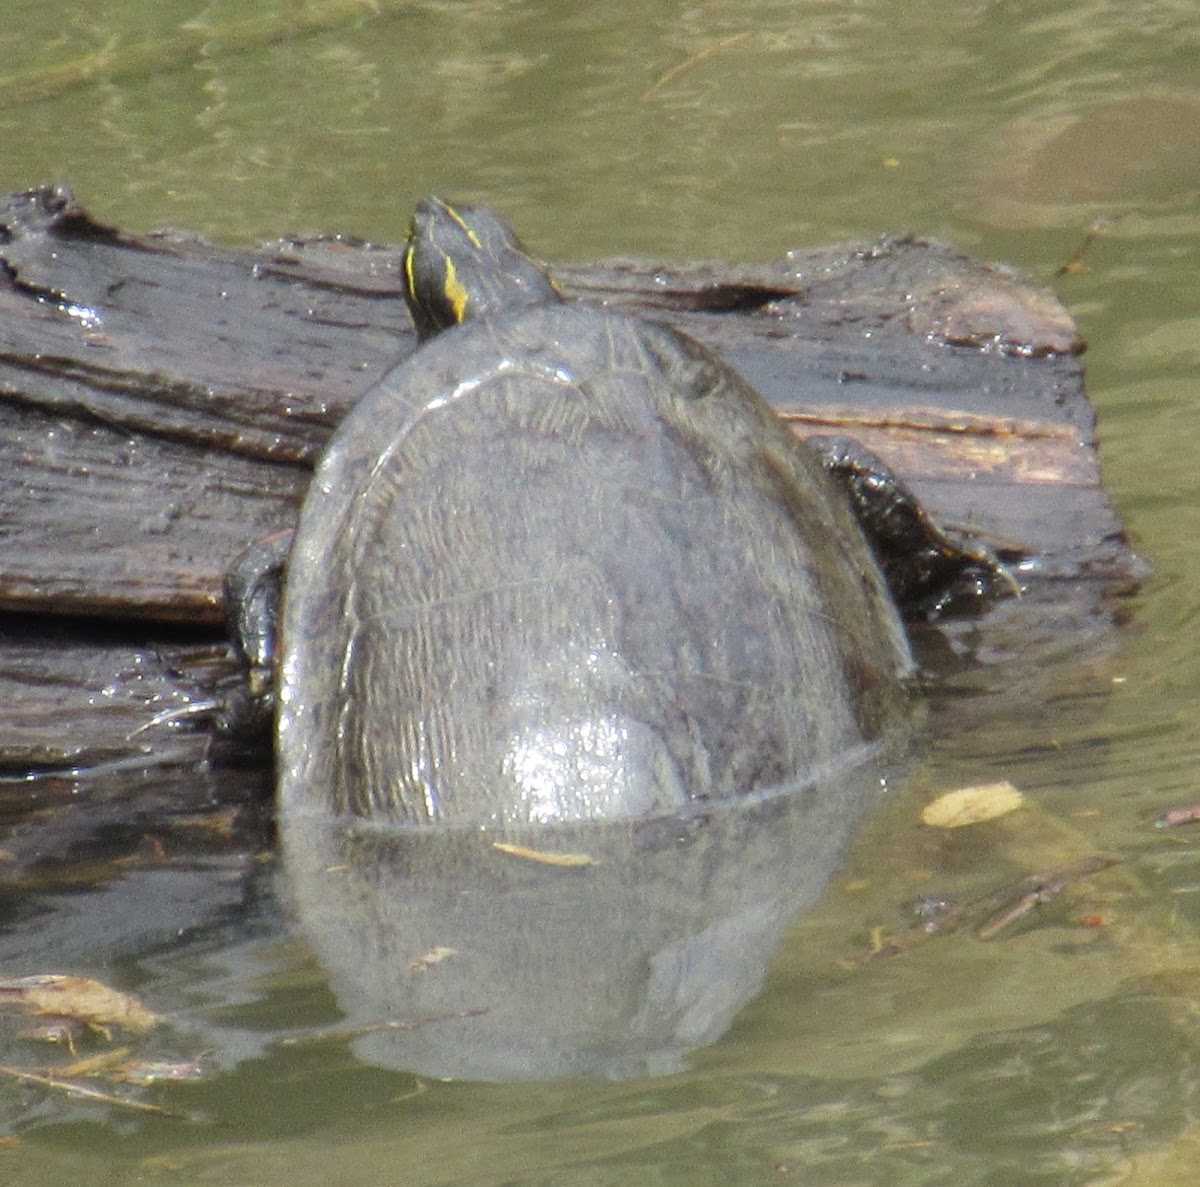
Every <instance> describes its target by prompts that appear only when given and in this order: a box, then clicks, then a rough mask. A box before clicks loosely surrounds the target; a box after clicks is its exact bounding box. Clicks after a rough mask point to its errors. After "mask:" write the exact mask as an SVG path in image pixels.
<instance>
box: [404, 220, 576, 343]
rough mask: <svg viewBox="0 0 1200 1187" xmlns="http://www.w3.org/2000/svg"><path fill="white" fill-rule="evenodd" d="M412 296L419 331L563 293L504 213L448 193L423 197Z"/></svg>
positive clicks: (408, 271)
mask: <svg viewBox="0 0 1200 1187" xmlns="http://www.w3.org/2000/svg"><path fill="white" fill-rule="evenodd" d="M404 295H405V299H406V300H407V301H408V308H409V312H410V313H412V318H413V324H414V325H415V326H416V327H417V336H418V337H419V338H421V339H422V340H424V339H426V338H432V337H433V336H434V335H435V334H437V333H438V332H440V331H441V330H444V329H447V328H448V327H449V326H455V325H458V324H459V323H460V322H464V321H466V320H468V318H470V319H472V320H475V319H481V318H485V317H490V316H492V315H494V314H497V313H501V312H509V311H512V310H519V309H529V308H533V307H535V306H538V305H546V304H550V303H552V302H555V301H560V300H561V299H562V298H561V296H560V294H559V292H558V289H557V288H555V286H554V282H553V281H552V280H551V279H550V277H549V276H548V275H547V273H546V270H545V269H544V268H543V267H542V266H541V265H540V264H538V263H535V262H534V261H533V260H532V259H530V257H529V255H528V254H527V252H526V251H525V248H524V247H523V246H522V245H521V241H520V240H519V239H518V238H517V237H516V235H514V234H513V231H512V228H511V227H510V226H509V225H508V224H507V223H506V222H505V221H504V220H503V219H502V218H500V217H498V216H497V215H495V214H493V213H492V212H491V211H490V210H487V209H486V208H484V207H482V206H452V205H451V204H450V203H449V202H444V201H442V199H441V198H425V199H424V200H422V201H421V202H420V203H418V204H417V210H416V213H415V214H414V215H413V221H412V227H411V228H410V230H409V233H408V248H407V250H406V251H405V253H404Z"/></svg>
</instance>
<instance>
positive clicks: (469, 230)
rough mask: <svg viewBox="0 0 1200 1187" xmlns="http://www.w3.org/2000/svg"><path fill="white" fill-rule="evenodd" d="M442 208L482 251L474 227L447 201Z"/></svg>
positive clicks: (474, 245)
mask: <svg viewBox="0 0 1200 1187" xmlns="http://www.w3.org/2000/svg"><path fill="white" fill-rule="evenodd" d="M442 209H443V210H445V212H446V213H447V214H448V215H449V216H450V217H451V218H452V219H453V220H454V221H455V222H456V223H457V224H458V225H459V226H460V227H462V229H463V233H464V234H465V235H466V237H467V238H468V239H469V240H470V241H471V246H472V247H474V248H475V249H476V251H483V243H482V242H481V240H480V238H479V236H478V235H476V234H475V229H474V228H473V227H472V226H471V224H470V223H469V222H467V220H466V219H465V218H463V216H462V215H461V214H459V213H458V211H457V210H455V209H454V207H453V206H451V205H450V204H449V203H448V202H447V203H446V204H445V205H444V206H443V207H442ZM459 320H460V321H461V320H462V319H461V318H460V319H459Z"/></svg>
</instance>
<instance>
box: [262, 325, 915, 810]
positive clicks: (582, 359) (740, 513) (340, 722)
mask: <svg viewBox="0 0 1200 1187" xmlns="http://www.w3.org/2000/svg"><path fill="white" fill-rule="evenodd" d="M909 663H910V659H909V655H908V651H907V645H906V643H905V641H904V637H903V631H902V628H901V626H900V624H899V622H898V619H897V616H896V613H895V610H894V608H893V607H892V604H891V601H890V599H889V597H888V595H887V593H886V591H885V589H884V586H883V583H882V580H881V578H880V576H879V573H878V569H877V567H876V565H875V563H874V561H873V560H872V558H871V556H870V554H869V551H868V549H867V547H866V544H865V542H864V540H863V538H862V534H861V532H860V531H859V529H858V527H857V524H856V523H855V522H854V520H853V519H852V517H851V515H850V512H849V510H848V508H847V507H846V506H845V503H844V500H843V499H842V498H841V496H840V495H839V494H838V493H837V492H835V491H834V490H832V488H831V487H830V485H829V482H828V480H827V478H826V476H825V474H824V473H823V472H822V470H821V468H820V466H819V464H818V463H817V462H816V461H815V459H814V458H813V457H812V456H811V454H810V453H809V452H808V451H807V450H806V449H805V447H804V446H802V445H801V444H799V443H798V442H797V441H795V440H794V438H793V437H792V436H791V434H790V433H789V432H788V430H787V429H786V428H785V427H784V426H783V425H782V424H781V423H780V422H779V421H778V420H777V418H776V417H775V416H774V414H773V413H772V412H771V410H770V409H769V407H768V406H767V405H766V404H765V402H764V401H763V400H762V399H761V397H759V396H758V395H757V393H755V392H754V391H753V389H751V388H750V387H749V386H748V385H747V384H746V383H745V382H744V381H742V380H741V379H740V378H739V377H738V376H737V375H735V374H734V373H733V372H732V371H730V370H729V369H728V368H727V367H725V366H724V365H723V364H721V363H720V362H719V361H718V360H716V359H715V358H714V357H713V356H712V355H711V354H710V353H709V352H708V351H707V350H706V349H704V348H703V347H701V346H699V345H698V344H697V343H695V342H693V341H691V340H690V339H688V338H685V337H683V336H682V335H679V334H677V333H675V332H674V331H672V330H669V329H665V328H659V327H656V326H652V325H648V324H645V323H642V322H639V321H634V320H630V319H626V318H621V317H616V316H611V315H607V314H602V313H598V312H594V311H585V310H581V309H578V308H570V307H566V306H564V307H557V308H552V309H543V310H538V311H536V312H533V313H524V314H518V315H514V316H512V317H509V318H501V319H498V320H496V321H492V322H485V323H480V324H468V325H466V326H464V327H461V328H458V329H455V330H451V331H448V332H447V333H445V334H443V335H441V336H440V337H439V338H437V339H436V340H434V341H433V342H431V343H429V344H428V345H426V346H424V347H422V348H421V350H420V351H419V352H418V353H417V354H416V355H415V356H414V357H413V358H412V359H411V360H409V361H407V362H405V363H403V364H401V365H400V366H398V367H397V368H395V369H394V370H392V371H391V372H390V373H389V374H388V375H387V376H385V377H384V379H383V380H382V381H381V382H380V383H379V384H378V385H377V386H376V387H375V388H374V389H373V390H372V391H371V392H370V393H368V395H367V396H366V397H364V399H363V400H362V401H361V403H360V404H359V405H358V407H357V408H356V409H355V410H354V412H353V413H352V414H351V415H350V417H348V418H347V420H346V421H345V422H344V424H343V425H342V427H341V428H340V430H339V431H338V433H337V435H336V436H335V438H334V440H333V443H332V445H331V446H330V448H329V450H328V452H327V454H326V456H325V458H324V459H323V461H322V463H321V465H320V467H319V469H318V471H317V474H316V477H315V479H314V483H313V486H312V488H311V492H310V494H309V496H308V498H307V500H306V502H305V505H304V509H303V512H302V515H301V520H300V525H299V528H298V531H297V535H296V540H295V545H294V548H293V552H292V556H291V560H290V562H289V572H288V581H287V588H286V596H285V606H284V623H283V664H282V678H281V690H280V715H279V739H278V741H279V757H280V771H281V774H280V780H281V805H282V810H283V812H284V813H285V814H286V813H288V812H297V811H304V810H306V809H309V808H311V809H314V810H320V811H325V812H328V811H330V810H332V811H335V812H338V813H345V814H349V815H355V816H360V817H369V818H372V819H376V820H380V821H388V822H395V823H402V824H408V823H419V822H425V821H445V822H455V823H480V824H483V823H489V822H502V821H532V822H538V821H553V820H564V819H589V818H594V817H611V816H641V815H647V814H654V813H659V812H669V811H673V810H675V809H677V808H679V807H681V806H683V805H685V804H687V803H688V802H690V801H694V800H698V799H705V798H712V797H728V796H735V795H742V794H745V793H749V792H753V791H757V790H764V789H769V788H773V787H779V786H782V785H786V784H788V783H790V782H793V781H797V780H799V779H801V778H803V777H805V776H806V775H808V774H809V773H811V772H812V771H813V770H814V769H818V768H820V767H822V766H825V765H827V764H829V763H832V762H835V761H838V760H840V759H842V758H843V757H844V756H845V755H847V754H848V753H851V752H853V751H854V750H855V748H857V747H860V746H862V745H863V744H865V743H870V742H872V741H873V740H875V739H878V738H880V737H882V736H884V735H885V734H887V733H888V732H889V731H890V729H891V728H892V727H894V726H896V725H898V724H899V723H900V722H901V720H902V718H903V716H904V714H905V711H906V707H905V702H906V697H905V694H904V690H903V685H902V680H901V677H902V675H903V673H904V672H905V671H906V670H907V668H908V666H909Z"/></svg>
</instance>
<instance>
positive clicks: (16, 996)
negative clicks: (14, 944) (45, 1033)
mask: <svg viewBox="0 0 1200 1187" xmlns="http://www.w3.org/2000/svg"><path fill="white" fill-rule="evenodd" d="M0 1002H10V1003H12V1004H14V1005H16V1006H18V1007H20V1008H22V1009H25V1010H28V1011H30V1012H31V1013H32V1014H35V1015H36V1016H37V1017H39V1018H68V1019H72V1020H74V1021H77V1022H82V1023H84V1024H86V1025H87V1026H90V1027H92V1028H93V1029H94V1030H106V1029H107V1028H108V1027H110V1026H123V1027H124V1028H125V1029H126V1030H132V1031H135V1032H139V1033H140V1032H142V1031H147V1030H150V1029H151V1028H152V1027H154V1026H157V1025H158V1022H159V1018H158V1015H157V1014H154V1013H151V1011H149V1010H147V1009H146V1007H145V1006H143V1005H142V1003H141V1002H139V1001H138V1000H137V998H135V997H130V996H129V994H127V993H121V992H120V991H119V990H116V989H109V987H108V986H107V985H102V984H101V983H100V982H99V981H93V980H91V979H90V978H88V977H69V976H64V975H62V974H59V973H43V974H40V975H38V976H33V977H9V978H5V979H3V980H0Z"/></svg>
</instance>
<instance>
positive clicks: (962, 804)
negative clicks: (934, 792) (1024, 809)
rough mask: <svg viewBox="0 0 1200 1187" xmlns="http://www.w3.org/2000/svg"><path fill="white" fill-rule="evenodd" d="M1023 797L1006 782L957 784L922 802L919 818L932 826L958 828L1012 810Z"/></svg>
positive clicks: (1019, 804)
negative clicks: (953, 789)
mask: <svg viewBox="0 0 1200 1187" xmlns="http://www.w3.org/2000/svg"><path fill="white" fill-rule="evenodd" d="M1023 799H1024V797H1023V796H1022V795H1021V793H1020V792H1019V791H1018V790H1017V789H1016V788H1015V787H1014V786H1013V785H1012V784H1011V783H1007V782H1003V783H981V784H979V785H977V786H975V787H960V788H959V789H958V790H957V791H948V792H946V794H945V795H940V796H938V798H937V799H936V800H934V801H932V803H928V804H926V805H925V808H924V810H923V811H922V812H921V819H922V820H923V821H924V822H925V823H926V824H928V825H930V826H932V827H933V828H962V827H963V826H964V825H968V824H979V823H981V822H982V821H984V820H995V819H996V817H997V816H1004V815H1005V814H1006V813H1008V812H1012V811H1015V810H1016V809H1017V808H1019V807H1020V806H1021V803H1022V801H1023Z"/></svg>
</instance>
